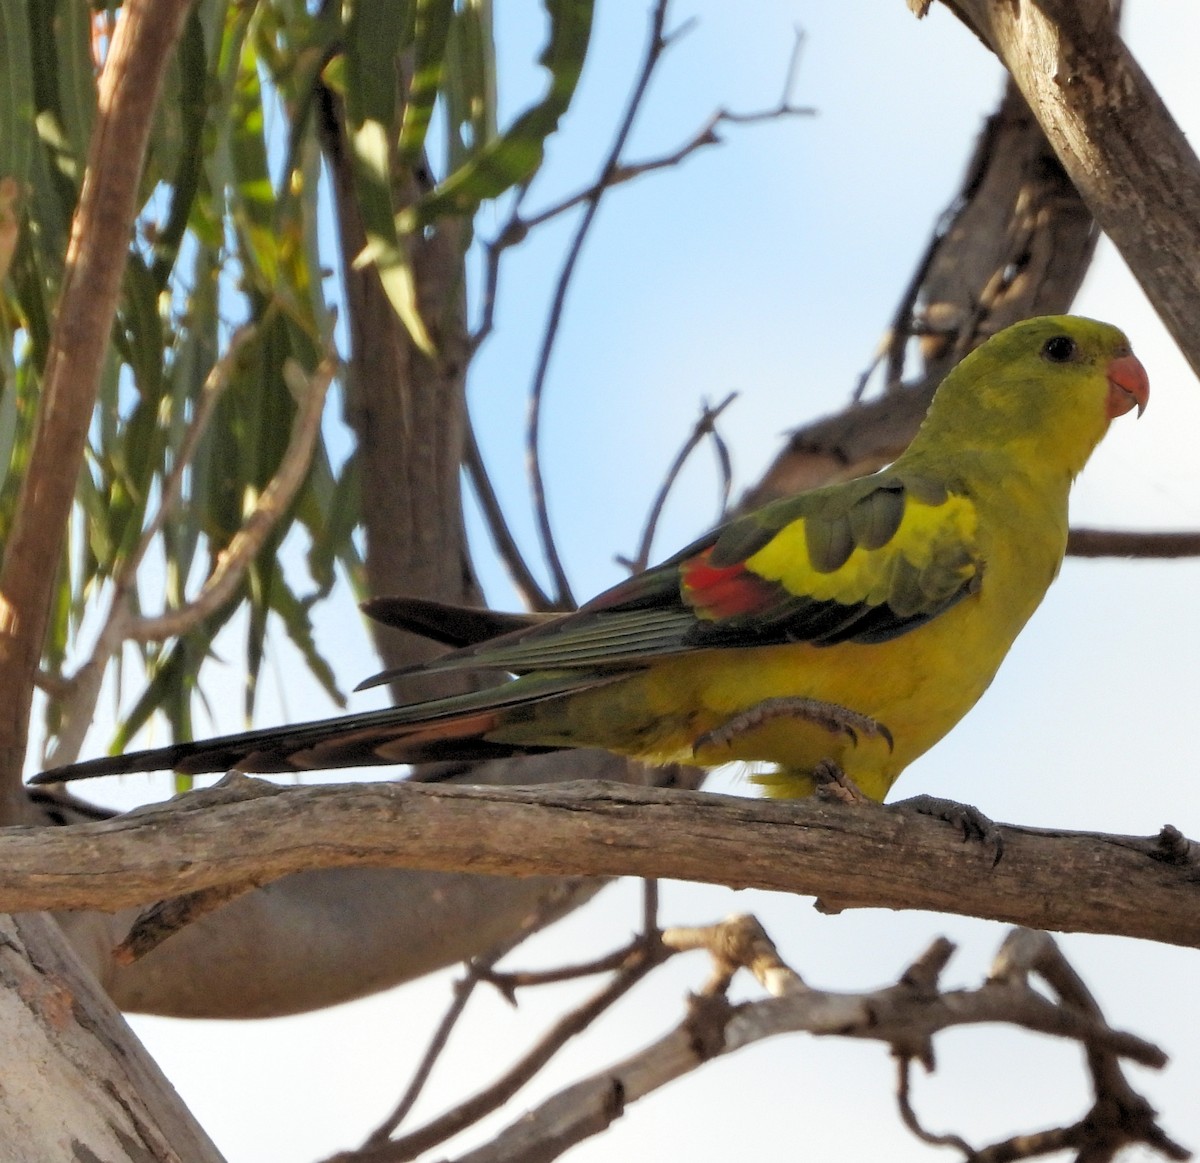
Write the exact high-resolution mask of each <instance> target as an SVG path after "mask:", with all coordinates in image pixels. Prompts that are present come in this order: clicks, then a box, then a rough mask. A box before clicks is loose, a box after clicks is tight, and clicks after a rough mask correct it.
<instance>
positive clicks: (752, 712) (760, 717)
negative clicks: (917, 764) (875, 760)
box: [692, 698, 894, 754]
mask: <svg viewBox="0 0 1200 1163" xmlns="http://www.w3.org/2000/svg"><path fill="white" fill-rule="evenodd" d="M783 718H791V719H802V720H804V721H805V722H806V723H815V724H816V725H817V726H818V727H824V728H825V730H826V731H829V732H832V733H834V734H837V733H841V734H843V735H848V736H849V737H850V741H851V742H852V743H853V744H854V745H855V746H857V745H858V737H859V735H870V736H878V737H879V738H881V739H883V740H884V742H886V743H887V745H888V750H889V751H891V750H892V749H893V746H894V741H893V739H892V733H891V731H889V730H888V729H887V727H885V726H884V725H883V724H882V723H880V722H879V721H878V720H877V719H872V718H871V716H870V715H864V714H862V713H860V712H859V711H852V710H851V709H850V708H849V707H843V706H841V705H840V704H838V703H827V702H824V701H823V700H821V699H805V698H777V699H763V701H762V702H761V703H755V704H754V706H752V707H751V708H750V709H749V710H746V711H741V712H739V713H738V714H736V715H734V716H733V718H731V719H726V720H725V722H724V723H722V724H721V725H720V726H719V727H714V728H713V729H712V730H711V731H705V732H704V734H703V735H701V736H699V737H698V738H697V739H696V740H695V741H694V742H693V743H692V752H693V754H695V753H696V752H699V751H701V750H702V749H703V748H705V747H720V746H728V745H729V744H730V743H732V742H733V741H734V740H735V739H736V738H737V737H738V736H739V735H745V734H746V733H747V732H750V731H754V730H756V729H757V728H759V727H761V726H762V725H763V724H764V723H767V722H770V721H771V720H772V719H783Z"/></svg>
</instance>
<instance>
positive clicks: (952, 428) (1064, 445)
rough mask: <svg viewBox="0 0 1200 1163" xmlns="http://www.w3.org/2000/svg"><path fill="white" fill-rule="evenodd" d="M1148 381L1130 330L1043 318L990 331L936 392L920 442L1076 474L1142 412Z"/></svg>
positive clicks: (1075, 319) (1064, 317) (1073, 318)
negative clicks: (1122, 421)
mask: <svg viewBox="0 0 1200 1163" xmlns="http://www.w3.org/2000/svg"><path fill="white" fill-rule="evenodd" d="M1149 396H1150V381H1149V378H1148V377H1147V375H1146V369H1145V368H1144V367H1143V366H1142V363H1141V361H1140V360H1139V359H1138V358H1137V356H1135V355H1134V354H1133V351H1132V349H1131V347H1130V344H1129V340H1128V339H1127V338H1126V337H1125V335H1124V333H1123V332H1121V331H1119V330H1118V329H1117V328H1116V327H1112V326H1110V325H1109V324H1107V323H1100V322H1097V321H1096V320H1094V319H1084V318H1081V317H1079V316H1074V315H1045V316H1041V317H1039V318H1036V319H1027V320H1025V321H1024V322H1022V323H1017V324H1014V325H1013V326H1012V327H1008V328H1005V330H1003V331H1001V332H999V333H998V334H996V335H994V336H993V337H992V338H991V339H989V340H988V341H987V342H986V343H984V344H982V345H981V346H980V347H978V348H977V349H976V350H975V351H973V352H972V353H971V354H970V355H968V356H967V357H966V358H965V359H964V360H963V361H962V362H961V363H960V364H958V366H957V367H955V368H954V369H953V370H952V371H951V372H950V374H949V375H948V376H947V377H946V379H945V380H944V381H943V382H942V385H941V386H940V387H939V388H938V390H937V393H936V395H935V396H934V400H933V403H932V405H931V406H930V409H929V415H928V416H927V417H926V420H925V424H924V425H923V426H922V429H921V433H920V434H919V436H918V438H917V440H915V441H914V445H915V446H916V447H917V448H920V447H922V446H923V445H924V446H927V447H928V446H933V447H939V446H940V447H944V446H945V445H946V442H948V441H949V442H952V443H953V445H955V446H957V447H959V448H963V447H972V446H974V447H980V448H997V447H1003V448H1005V449H1006V450H1007V451H1008V452H1009V453H1011V454H1014V455H1016V456H1017V457H1018V458H1019V460H1021V461H1024V462H1025V463H1028V464H1034V463H1036V464H1042V465H1045V466H1047V467H1049V468H1051V469H1059V468H1061V469H1062V470H1064V471H1065V472H1066V473H1067V474H1068V475H1069V476H1070V477H1074V476H1075V475H1076V474H1077V473H1078V472H1079V470H1080V469H1081V468H1083V466H1084V464H1085V463H1086V462H1087V459H1088V457H1089V456H1090V455H1091V453H1092V450H1093V449H1094V448H1095V447H1096V445H1097V444H1098V443H1099V442H1100V440H1101V438H1102V437H1103V436H1104V434H1105V432H1106V431H1107V430H1108V425H1109V423H1110V422H1111V421H1112V420H1113V419H1115V418H1116V417H1118V416H1122V415H1124V414H1125V413H1127V412H1130V411H1132V410H1133V409H1134V408H1137V410H1138V415H1139V416H1140V415H1141V413H1142V412H1143V411H1144V410H1145V407H1146V403H1147V401H1148V399H1149Z"/></svg>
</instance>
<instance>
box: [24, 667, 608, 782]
mask: <svg viewBox="0 0 1200 1163" xmlns="http://www.w3.org/2000/svg"><path fill="white" fill-rule="evenodd" d="M617 677H618V676H613V675H581V674H578V673H572V674H557V675H555V674H538V675H531V676H530V677H529V678H527V679H520V680H517V681H514V682H509V683H505V684H504V685H503V686H500V687H492V688H489V689H487V690H482V691H472V692H470V693H468V694H464V695H453V696H450V697H448V698H443V699H433V700H430V701H429V702H425V703H413V704H410V705H408V706H400V707H388V708H386V709H385V710H382V711H368V712H366V713H364V714H360V715H343V716H341V717H339V718H335V719H321V720H317V721H316V722H312V723H299V724H296V725H295V726H291V727H278V728H266V729H263V730H258V731H245V732H242V733H241V734H237V735H225V736H222V737H220V738H217V739H207V740H201V741H199V742H194V743H177V744H175V745H174V746H171V747H160V748H157V749H155V750H152V751H134V752H130V753H129V754H126V755H109V756H105V757H103V758H100V759H92V760H88V761H86V762H84V763H75V764H71V765H69V766H66V767H57V768H53V769H52V770H50V771H44V772H42V773H41V774H39V775H35V776H34V777H33V779H31V780H30V783H33V784H47V783H65V782H67V781H68V780H75V779H90V778H92V777H94V776H100V775H124V774H128V773H131V772H137V771H178V772H182V773H184V774H187V775H200V774H204V773H206V772H214V771H228V770H230V769H234V768H236V769H237V770H239V771H248V772H260V773H270V772H288V771H307V770H311V769H317V768H332V767H360V766H366V765H369V764H384V763H391V764H400V763H428V762H434V761H439V760H462V761H477V760H483V759H496V758H501V757H503V756H506V755H515V754H533V753H536V752H544V751H553V750H555V748H553V747H540V746H535V745H530V746H523V745H516V744H511V743H504V742H498V741H493V740H490V739H488V738H486V736H487V735H488V733H489V732H491V731H494V730H495V729H496V728H497V727H499V726H501V725H502V724H503V723H504V722H506V721H508V720H509V719H510V718H511V717H512V716H513V715H514V714H521V713H522V711H523V709H524V708H529V707H532V706H533V705H535V704H537V703H540V702H544V701H545V700H547V699H552V698H555V697H556V696H559V695H563V694H568V693H574V692H576V691H580V690H586V689H589V688H592V687H597V686H602V685H605V684H607V683H609V682H613V681H615V679H616V678H617Z"/></svg>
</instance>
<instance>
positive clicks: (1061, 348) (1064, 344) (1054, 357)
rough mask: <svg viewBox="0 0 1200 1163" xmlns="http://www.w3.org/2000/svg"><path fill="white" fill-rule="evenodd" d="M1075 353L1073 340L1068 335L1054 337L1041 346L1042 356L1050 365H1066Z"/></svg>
mask: <svg viewBox="0 0 1200 1163" xmlns="http://www.w3.org/2000/svg"><path fill="white" fill-rule="evenodd" d="M1075 351H1076V347H1075V340H1073V339H1072V338H1071V337H1070V336H1069V335H1055V336H1053V337H1051V338H1050V339H1047V340H1046V342H1045V343H1044V344H1042V355H1043V356H1044V357H1045V358H1046V359H1048V360H1049V361H1050V362H1051V363H1068V362H1069V361H1070V360H1072V359H1074V358H1075Z"/></svg>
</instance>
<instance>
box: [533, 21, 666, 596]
mask: <svg viewBox="0 0 1200 1163" xmlns="http://www.w3.org/2000/svg"><path fill="white" fill-rule="evenodd" d="M668 3H669V0H658V2H657V3H656V4H655V6H654V11H653V14H652V15H651V18H650V36H649V38H648V40H647V43H646V50H645V56H644V57H643V59H642V65H641V68H640V69H639V71H638V76H637V80H636V81H635V82H634V86H633V92H632V93H631V94H630V96H629V101H628V103H627V104H626V107H625V113H624V115H623V117H622V119H621V123H620V126H619V127H618V129H617V134H616V137H615V138H614V140H613V144H612V146H611V148H610V149H609V152H608V156H607V157H606V158H605V160H604V163H603V164H602V166H601V167H600V180H599V181H598V182H597V184H596V186H595V187H593V191H592V193H591V194H590V195H589V197H587V198H585V199H584V203H583V205H584V211H583V215H582V217H581V218H580V220H579V225H578V226H577V227H576V228H575V233H574V236H573V237H572V239H571V243H570V245H569V246H568V247H567V253H566V257H565V258H564V259H563V265H562V269H561V270H560V271H559V276H558V281H557V283H556V284H555V288H554V294H553V296H552V298H551V300H550V312H549V314H548V315H547V317H546V328H545V331H544V332H543V334H542V343H541V347H540V349H539V351H538V358H537V363H536V365H535V368H534V373H533V385H532V387H531V388H530V392H529V424H528V429H527V431H526V437H525V449H526V456H527V459H528V462H529V478H530V486H531V488H532V491H533V500H534V507H535V510H536V516H537V527H538V534H539V537H540V538H541V543H542V552H543V554H544V555H545V558H546V563H547V565H548V566H549V569H550V574H551V577H552V578H553V581H554V588H555V594H554V606H555V608H557V609H570V608H571V607H572V606H573V605H574V604H575V602H574V598H573V597H572V595H571V584H570V582H569V581H568V580H567V575H566V571H565V570H564V568H563V564H562V560H561V558H560V557H559V555H558V547H557V545H556V544H555V540H554V531H553V530H552V529H551V527H550V512H549V509H548V508H547V504H546V484H545V480H544V478H543V476H542V467H541V423H542V399H543V396H544V395H545V388H546V375H547V372H548V371H549V369H550V356H551V354H552V353H553V351H554V343H555V340H556V339H557V337H558V328H559V325H560V323H561V322H562V314H563V308H564V306H565V305H566V299H567V290H568V289H569V287H570V285H571V279H572V277H573V276H574V273H575V266H576V264H577V263H578V261H579V256H580V254H581V253H582V251H583V244H584V241H585V240H586V239H587V236H588V232H589V231H590V230H591V226H592V223H593V222H594V221H595V218H596V211H597V210H598V209H599V208H600V200H601V198H602V197H603V194H604V191H605V189H606V188H607V187H606V186H605V184H604V180H605V178H606V177H607V175H608V174H609V173H611V171H612V170H613V169H614V168H615V167H616V165H617V163H618V162H619V161H620V158H621V153H622V151H623V150H624V148H625V142H626V140H627V139H628V137H629V134H630V132H631V131H632V129H633V123H634V121H635V119H636V118H637V115H638V111H639V110H640V109H641V106H642V100H643V98H644V97H645V95H646V90H647V89H648V88H649V85H650V78H651V77H652V76H653V75H654V69H655V67H656V66H657V64H658V62H659V60H660V59H661V57H662V54H663V52H664V51H665V50H666V48H667V46H668V43H669V41H668V40H667V38H666V37H665V36H664V34H663V28H664V25H665V23H666V18H667V7H668Z"/></svg>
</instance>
